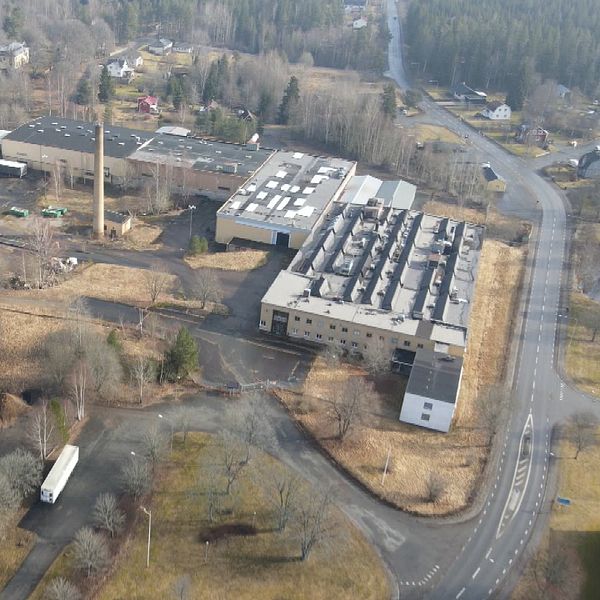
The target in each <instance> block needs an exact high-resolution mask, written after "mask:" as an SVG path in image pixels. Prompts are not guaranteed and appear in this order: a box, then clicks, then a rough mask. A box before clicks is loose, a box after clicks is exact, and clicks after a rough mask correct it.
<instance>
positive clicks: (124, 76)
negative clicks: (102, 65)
mask: <svg viewBox="0 0 600 600" xmlns="http://www.w3.org/2000/svg"><path fill="white" fill-rule="evenodd" d="M106 68H107V69H108V74H109V75H110V76H111V77H114V78H115V79H120V80H121V81H125V82H127V83H129V82H130V81H131V80H132V79H133V76H134V75H135V69H134V68H133V67H132V66H131V65H130V64H129V63H128V62H127V59H126V58H115V59H113V60H109V61H108V62H107V63H106Z"/></svg>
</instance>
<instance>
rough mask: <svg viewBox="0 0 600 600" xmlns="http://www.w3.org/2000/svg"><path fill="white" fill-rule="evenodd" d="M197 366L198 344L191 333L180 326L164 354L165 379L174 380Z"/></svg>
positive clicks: (186, 374) (185, 375) (187, 373)
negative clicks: (173, 341)
mask: <svg viewBox="0 0 600 600" xmlns="http://www.w3.org/2000/svg"><path fill="white" fill-rule="evenodd" d="M197 368H198V344H197V343H196V340H194V338H193V337H192V334H191V333H190V332H189V331H188V330H187V329H186V328H185V327H181V329H180V330H179V333H178V334H177V339H176V340H175V343H174V344H173V345H172V346H171V348H169V349H168V350H167V353H166V355H165V371H166V376H167V379H169V380H170V381H175V380H177V379H179V378H181V377H187V376H188V375H189V374H190V373H191V372H192V371H195V370H196V369H197Z"/></svg>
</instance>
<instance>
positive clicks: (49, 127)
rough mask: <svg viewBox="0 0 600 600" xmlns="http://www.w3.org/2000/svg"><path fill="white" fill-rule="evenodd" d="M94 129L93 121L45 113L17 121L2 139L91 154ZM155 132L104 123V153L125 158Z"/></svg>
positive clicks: (93, 142) (93, 144) (93, 145)
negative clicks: (20, 121)
mask: <svg viewBox="0 0 600 600" xmlns="http://www.w3.org/2000/svg"><path fill="white" fill-rule="evenodd" d="M94 129H95V124H94V123H90V122H88V121H76V120H73V119H63V118H61V117H50V116H46V117H40V118H39V119H34V120H33V121H29V122H28V123H25V124H24V125H21V126H20V127H18V128H17V129H15V130H14V131H12V132H10V133H9V134H8V135H6V136H4V139H6V140H12V141H16V142H25V143H27V144H35V145H37V146H46V147H48V148H60V149H62V150H73V151H76V152H85V153H89V154H93V153H94V147H95V131H94ZM155 136H156V134H155V133H152V132H150V131H141V130H137V129H129V128H126V127H117V126H113V125H105V127H104V155H105V156H110V157H113V158H125V157H127V156H129V155H130V154H131V153H132V152H134V151H135V150H137V148H138V147H139V146H140V144H144V143H146V142H148V141H149V140H150V139H151V138H153V137H155Z"/></svg>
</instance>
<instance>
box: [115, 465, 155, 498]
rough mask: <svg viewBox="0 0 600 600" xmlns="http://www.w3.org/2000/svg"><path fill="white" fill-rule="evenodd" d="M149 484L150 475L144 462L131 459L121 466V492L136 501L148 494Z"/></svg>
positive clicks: (150, 481) (150, 480)
mask: <svg viewBox="0 0 600 600" xmlns="http://www.w3.org/2000/svg"><path fill="white" fill-rule="evenodd" d="M151 483H152V474H151V472H150V468H149V467H148V463H147V462H146V461H145V460H140V459H135V458H132V459H131V460H129V461H128V462H127V464H125V465H124V466H123V469H122V471H121V485H122V487H123V491H124V492H125V493H127V494H129V495H130V496H132V497H133V498H135V499H136V500H137V499H139V498H141V497H142V496H143V495H144V494H146V493H147V492H148V490H149V489H150V484H151Z"/></svg>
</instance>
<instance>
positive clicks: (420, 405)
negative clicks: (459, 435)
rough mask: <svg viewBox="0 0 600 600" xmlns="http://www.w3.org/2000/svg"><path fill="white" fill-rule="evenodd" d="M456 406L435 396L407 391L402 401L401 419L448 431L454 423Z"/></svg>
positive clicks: (413, 423)
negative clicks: (434, 397)
mask: <svg viewBox="0 0 600 600" xmlns="http://www.w3.org/2000/svg"><path fill="white" fill-rule="evenodd" d="M429 405H431V408H429ZM455 408H456V404H452V403H450V402H441V401H440V400H434V399H433V398H427V397H425V396H418V395H416V394H408V393H407V394H405V395H404V401H403V402H402V410H401V411H400V420H401V421H402V422H404V423H411V424H412V425H419V426H420V427H426V428H427V429H434V430H436V431H443V432H444V433H447V432H448V431H449V429H450V424H451V423H452V417H453V416H454V409H455ZM427 417H429V418H427Z"/></svg>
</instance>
